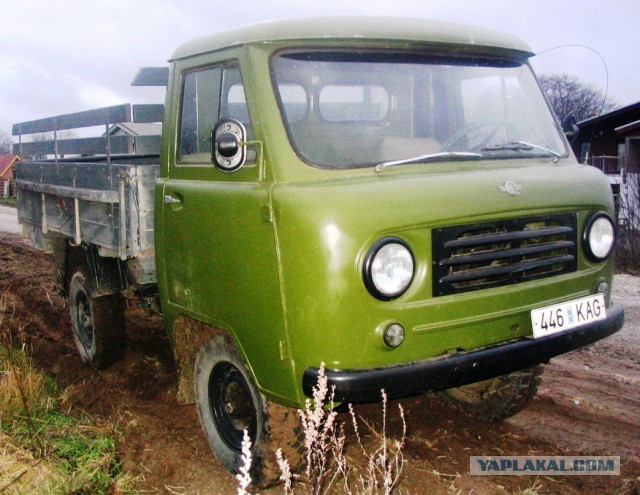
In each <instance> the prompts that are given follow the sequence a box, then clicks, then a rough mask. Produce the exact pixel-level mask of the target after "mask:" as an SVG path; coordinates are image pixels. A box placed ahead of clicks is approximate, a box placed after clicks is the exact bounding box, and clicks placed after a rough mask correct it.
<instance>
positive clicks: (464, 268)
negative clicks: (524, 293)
mask: <svg viewBox="0 0 640 495" xmlns="http://www.w3.org/2000/svg"><path fill="white" fill-rule="evenodd" d="M576 232H577V220H576V215H575V213H566V214H560V215H548V216H541V217H532V218H519V219H514V220H501V221H496V222H487V223H479V224H472V225H460V226H456V227H446V228H440V229H434V230H433V232H432V235H431V240H432V246H433V265H434V276H433V295H434V296H444V295H447V294H458V293H461V292H469V291H473V290H480V289H487V288H490V287H499V286H503V285H511V284H518V283H521V282H527V281H529V280H535V279H539V278H544V277H550V276H554V275H559V274H561V273H569V272H574V271H576V270H577V266H578V261H577V260H578V254H577V233H576Z"/></svg>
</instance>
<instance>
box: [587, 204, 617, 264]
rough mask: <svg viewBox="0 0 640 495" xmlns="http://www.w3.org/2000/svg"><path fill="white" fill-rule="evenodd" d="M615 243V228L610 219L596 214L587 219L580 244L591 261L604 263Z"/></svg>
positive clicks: (602, 213)
mask: <svg viewBox="0 0 640 495" xmlns="http://www.w3.org/2000/svg"><path fill="white" fill-rule="evenodd" d="M615 243H616V228H615V225H614V223H613V220H611V217H609V215H607V214H606V213H604V212H598V213H595V214H593V215H591V216H590V217H589V219H588V220H587V223H586V224H585V227H584V238H583V241H582V244H583V246H584V250H585V252H586V253H587V256H588V257H589V259H590V260H592V261H604V260H605V259H607V258H608V257H609V255H610V254H611V252H612V251H613V247H614V245H615Z"/></svg>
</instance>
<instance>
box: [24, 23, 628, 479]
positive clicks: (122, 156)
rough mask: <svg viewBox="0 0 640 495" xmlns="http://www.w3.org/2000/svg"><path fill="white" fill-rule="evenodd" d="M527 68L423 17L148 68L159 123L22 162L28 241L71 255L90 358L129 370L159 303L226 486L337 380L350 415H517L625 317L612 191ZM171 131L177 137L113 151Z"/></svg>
mask: <svg viewBox="0 0 640 495" xmlns="http://www.w3.org/2000/svg"><path fill="white" fill-rule="evenodd" d="M531 56H532V53H531V51H530V49H529V47H528V46H527V45H526V44H524V43H523V42H522V41H520V40H518V39H516V38H513V37H511V36H506V35H503V34H499V33H495V32H492V31H487V30H483V29H476V28H471V27H467V26H459V25H453V24H445V23H436V22H429V21H425V20H418V19H378V18H330V19H307V20H295V21H278V22H272V23H265V24H259V25H255V26H250V27H246V28H241V29H237V30H234V31H229V32H226V33H222V34H216V35H213V36H209V37H205V38H201V39H197V40H195V41H192V42H190V43H187V44H184V45H183V46H181V47H179V48H178V49H177V50H176V51H175V53H174V54H173V56H172V57H171V60H170V63H169V69H168V71H167V69H166V68H165V69H164V70H161V71H159V72H154V71H151V72H149V71H147V72H146V75H147V76H148V77H150V78H151V79H154V78H155V83H154V82H153V81H151V83H150V84H158V85H162V84H165V83H166V84H167V96H166V103H165V106H164V111H162V109H158V108H156V107H151V106H134V107H131V106H130V105H125V106H123V107H110V108H108V109H101V110H95V111H90V112H82V113H79V114H72V115H66V116H58V117H55V118H48V119H41V120H38V121H32V122H25V123H22V124H17V125H16V126H15V127H14V134H15V135H18V136H20V138H19V141H20V144H19V145H18V146H19V147H21V148H22V153H23V154H27V155H28V154H39V155H42V156H43V157H44V158H43V159H40V160H23V161H22V162H21V163H19V164H17V167H16V168H17V170H16V177H17V185H18V191H19V193H18V194H19V197H18V207H19V216H20V220H21V222H22V224H23V228H24V230H25V232H26V234H27V235H28V236H29V238H30V239H31V241H32V242H33V243H34V244H36V245H37V246H39V247H40V248H41V249H45V250H48V251H50V252H52V253H53V255H54V260H55V263H56V267H57V268H58V285H59V288H60V290H61V291H62V292H63V293H64V294H66V295H67V296H68V297H69V300H70V304H69V307H70V312H71V327H72V329H73V337H74V339H75V342H76V344H77V347H78V350H79V352H80V354H81V357H82V358H83V360H84V361H86V362H87V363H90V364H92V365H94V366H98V367H100V366H106V365H108V364H109V363H111V362H113V360H114V359H117V358H118V357H119V356H121V355H122V353H123V352H125V351H124V345H123V344H124V342H125V341H126V333H125V332H124V328H125V321H124V317H123V312H124V309H125V307H126V304H127V301H131V299H132V296H134V295H135V296H137V297H138V299H139V300H140V301H142V302H144V303H150V304H151V303H153V302H154V301H158V302H159V307H160V309H161V311H162V314H163V316H164V321H165V323H166V330H167V332H168V335H169V337H170V342H171V345H172V348H173V351H174V356H175V360H176V363H177V369H178V373H179V394H178V395H179V400H180V402H181V403H185V404H188V403H197V407H198V411H199V414H200V419H201V422H202V426H203V429H204V432H205V434H206V436H207V439H208V441H209V444H210V445H211V448H212V450H213V451H214V452H215V454H216V455H217V457H218V458H219V459H220V460H221V462H222V463H223V464H224V466H225V467H226V468H227V469H229V470H231V471H235V470H237V469H238V466H239V463H240V453H241V440H242V436H243V431H244V430H247V431H248V432H249V435H250V438H251V440H252V444H253V447H252V449H253V453H254V458H255V459H257V462H255V463H254V468H253V469H254V476H256V477H260V476H263V477H267V476H269V473H270V472H271V471H270V470H271V467H272V466H273V463H274V461H273V451H274V450H275V447H283V446H286V445H289V446H291V447H292V448H293V447H295V446H296V443H295V442H296V438H294V437H296V434H297V433H296V432H297V431H298V430H297V429H296V428H291V427H289V426H290V425H289V426H282V425H281V424H280V423H282V422H284V421H294V422H295V418H296V417H297V415H296V414H295V409H296V408H301V407H303V406H304V403H305V399H306V398H307V397H309V396H310V395H311V394H312V389H313V387H314V385H315V384H316V382H317V379H318V374H319V372H320V368H321V363H325V366H326V372H325V373H326V376H327V377H328V380H329V384H330V386H331V387H334V390H335V401H336V403H346V402H367V401H378V400H380V397H381V392H380V391H381V389H384V390H385V391H386V394H387V395H388V396H389V397H403V396H409V395H412V394H419V393H424V392H431V391H444V392H443V393H442V395H443V397H445V398H446V399H447V400H449V401H451V402H453V403H455V404H457V405H458V406H459V407H460V408H461V409H462V410H463V411H465V412H467V413H469V414H474V415H476V416H477V417H479V418H482V419H485V420H499V419H502V418H505V417H508V416H510V415H513V414H515V413H516V412H518V411H519V410H520V409H521V408H523V407H524V406H526V405H527V403H528V402H529V401H530V400H531V399H532V397H533V396H534V394H535V393H536V389H537V384H538V381H539V375H540V372H541V366H540V365H541V364H543V363H545V362H547V361H548V360H549V359H550V358H552V357H554V356H557V355H559V354H562V353H565V352H568V351H571V350H574V349H577V348H579V347H582V346H584V345H587V344H590V343H592V342H595V341H597V340H599V339H602V338H604V337H606V336H608V335H611V334H613V333H614V332H616V331H618V330H619V329H620V328H621V327H622V324H623V320H624V312H623V309H622V308H621V307H620V306H617V305H615V304H614V303H613V302H611V300H610V295H611V282H612V267H613V261H612V253H613V250H614V245H615V238H616V229H615V222H614V209H613V201H612V194H611V190H610V186H609V184H608V181H607V179H606V177H605V176H604V175H603V174H602V173H601V172H600V171H599V170H597V169H595V168H593V167H589V166H585V165H581V164H579V163H578V162H577V161H576V159H575V157H574V155H573V153H572V152H571V149H570V147H569V145H568V143H567V140H566V138H565V136H564V134H563V131H562V129H561V126H560V125H559V123H558V122H557V120H556V119H555V118H554V116H553V113H552V111H551V109H550V107H549V105H548V103H547V101H546V100H545V98H544V96H543V94H542V93H541V91H540V88H539V86H538V83H537V80H536V77H535V75H534V73H533V71H532V69H531V67H530V65H529V62H528V60H529V58H530V57H531ZM141 79H144V77H142V76H141ZM159 121H162V122H163V126H162V136H161V137H160V135H159V133H158V135H143V133H137V134H135V135H133V137H132V134H131V133H130V134H129V135H125V136H120V135H118V133H117V132H113V129H114V127H116V126H118V125H119V126H120V127H121V128H122V127H123V124H122V123H126V125H129V128H133V127H134V124H136V125H140V123H145V122H147V123H148V122H159ZM96 124H100V125H104V126H105V133H104V136H103V137H101V138H77V139H68V140H62V139H58V138H59V132H60V131H61V130H64V129H71V128H76V127H79V126H80V125H96ZM45 130H47V131H54V133H55V139H54V140H53V141H52V142H51V141H50V142H45V143H43V142H32V140H29V139H28V137H27V135H28V134H33V133H39V132H43V131H45ZM96 143H100V144H99V146H98V147H99V148H100V150H99V151H98V152H96V151H95V149H94V150H93V151H91V150H90V148H91V147H92V146H95V145H96ZM105 143H106V144H105ZM154 143H155V144H154ZM153 146H156V147H159V149H160V151H159V153H158V152H156V153H155V154H154V153H153V152H149V150H150V149H152V148H153ZM153 149H154V150H155V149H157V148H153ZM79 150H80V151H79ZM105 150H106V151H105ZM74 153H75V156H72V155H74ZM62 155H64V157H63V156H62ZM125 296H126V297H125ZM292 418H293V419H292ZM274 443H275V444H276V445H273V444H274Z"/></svg>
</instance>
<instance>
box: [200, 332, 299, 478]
mask: <svg viewBox="0 0 640 495" xmlns="http://www.w3.org/2000/svg"><path fill="white" fill-rule="evenodd" d="M195 389H196V390H195V391H196V399H197V406H198V415H199V417H200V423H201V425H202V429H203V430H204V433H205V436H206V438H207V441H208V442H209V446H210V447H211V450H212V451H213V453H214V454H215V455H216V457H217V458H218V460H219V461H220V462H221V463H222V465H223V466H224V468H225V469H226V470H228V471H230V472H231V473H234V474H237V473H238V472H239V469H240V467H241V466H242V459H241V454H242V439H243V434H244V430H245V429H246V430H247V432H248V434H249V438H250V439H251V456H252V464H251V478H252V480H253V481H252V483H253V486H256V487H259V488H266V487H269V486H272V485H274V484H276V483H277V482H278V478H279V469H278V466H277V462H276V456H275V451H276V449H277V448H282V449H283V452H284V454H285V457H286V458H287V460H288V461H289V463H290V465H291V469H292V470H295V469H296V468H297V467H299V465H300V463H301V461H302V459H303V454H304V441H303V437H302V429H301V427H300V420H299V416H298V414H297V411H296V410H295V409H292V408H288V407H284V406H280V405H278V404H275V403H271V402H268V401H267V400H266V399H265V398H264V396H263V395H262V394H261V393H260V391H259V390H258V388H257V387H256V385H255V383H254V380H253V377H252V376H251V373H250V372H249V370H248V369H247V367H246V365H245V363H244V360H243V358H242V356H241V354H240V352H239V351H238V350H237V348H236V346H235V345H234V343H233V342H232V341H231V340H230V339H229V338H228V337H226V336H223V335H218V336H215V337H213V338H212V339H211V340H210V341H209V342H208V343H207V344H205V345H204V346H203V347H202V349H201V350H200V352H199V354H198V358H197V360H196V366H195Z"/></svg>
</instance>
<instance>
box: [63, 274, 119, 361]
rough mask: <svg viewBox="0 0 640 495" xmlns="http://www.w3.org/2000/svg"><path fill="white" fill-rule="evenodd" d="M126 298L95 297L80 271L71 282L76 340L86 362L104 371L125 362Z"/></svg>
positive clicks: (86, 279)
mask: <svg viewBox="0 0 640 495" xmlns="http://www.w3.org/2000/svg"><path fill="white" fill-rule="evenodd" d="M124 306H125V302H124V297H123V296H122V294H111V295H107V296H98V297H95V296H92V295H91V283H90V280H89V278H88V277H87V275H86V272H85V271H84V270H83V269H82V268H80V269H77V270H75V271H74V272H73V275H72V276H71V280H70V282H69V310H70V314H71V328H72V330H73V340H74V341H75V344H76V348H77V349H78V353H79V354H80V357H81V358H82V361H84V362H85V363H87V364H89V365H91V366H93V367H95V368H104V367H106V366H108V365H110V364H112V363H114V362H115V361H117V360H119V359H120V358H122V356H123V355H124V351H125V348H126V332H125V323H124Z"/></svg>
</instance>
